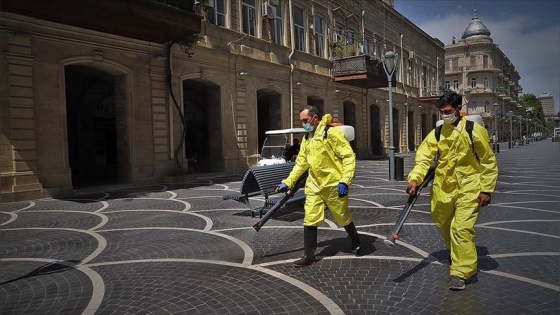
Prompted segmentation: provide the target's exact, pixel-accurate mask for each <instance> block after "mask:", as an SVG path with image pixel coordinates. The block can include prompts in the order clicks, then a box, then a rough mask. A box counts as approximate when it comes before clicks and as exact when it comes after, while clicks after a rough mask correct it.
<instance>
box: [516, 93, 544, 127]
mask: <svg viewBox="0 0 560 315" xmlns="http://www.w3.org/2000/svg"><path fill="white" fill-rule="evenodd" d="M520 102H521V106H523V108H524V109H525V112H526V113H527V116H528V117H529V118H530V119H531V120H533V121H540V122H541V123H542V124H543V125H544V124H545V119H544V112H543V108H542V104H541V101H539V99H538V98H537V97H536V96H535V95H534V94H530V93H528V94H523V96H522V97H521V100H520ZM531 109H532V110H531ZM528 110H531V111H530V112H527V111H528Z"/></svg>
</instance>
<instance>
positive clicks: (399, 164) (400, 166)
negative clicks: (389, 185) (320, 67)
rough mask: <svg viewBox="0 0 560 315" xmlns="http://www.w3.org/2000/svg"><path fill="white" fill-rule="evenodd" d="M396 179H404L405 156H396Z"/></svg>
mask: <svg viewBox="0 0 560 315" xmlns="http://www.w3.org/2000/svg"><path fill="white" fill-rule="evenodd" d="M395 179H396V180H398V181H403V180H404V158H402V157H400V156H395Z"/></svg>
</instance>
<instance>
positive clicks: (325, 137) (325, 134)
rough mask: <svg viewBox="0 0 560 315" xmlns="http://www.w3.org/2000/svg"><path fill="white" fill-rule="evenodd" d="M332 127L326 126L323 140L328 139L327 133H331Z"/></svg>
mask: <svg viewBox="0 0 560 315" xmlns="http://www.w3.org/2000/svg"><path fill="white" fill-rule="evenodd" d="M331 127H332V125H326V126H325V131H324V133H323V140H326V139H327V132H328V131H329V129H331Z"/></svg>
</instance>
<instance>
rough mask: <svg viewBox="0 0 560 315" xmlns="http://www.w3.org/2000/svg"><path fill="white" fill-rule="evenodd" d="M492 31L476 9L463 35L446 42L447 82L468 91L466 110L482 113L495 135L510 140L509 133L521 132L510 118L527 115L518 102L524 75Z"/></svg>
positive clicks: (446, 84) (461, 91)
mask: <svg viewBox="0 0 560 315" xmlns="http://www.w3.org/2000/svg"><path fill="white" fill-rule="evenodd" d="M490 34H491V33H490V30H488V28H486V26H485V25H484V24H483V23H482V21H481V20H480V19H479V18H478V16H477V14H476V10H475V13H474V15H473V18H472V20H471V22H470V23H469V25H468V26H467V28H466V29H465V31H464V33H463V35H462V36H461V39H459V40H455V38H453V40H452V43H451V45H446V46H445V83H444V86H445V88H446V89H449V90H454V91H457V92H459V93H461V94H463V95H465V97H464V99H463V111H465V112H467V113H468V114H479V115H481V116H482V117H483V120H484V124H485V125H486V127H487V129H488V132H489V134H490V135H493V138H494V139H496V140H498V141H509V139H510V133H513V137H514V138H518V137H519V136H520V133H519V130H520V128H518V127H515V128H513V126H510V125H513V124H512V123H510V120H512V119H515V118H516V117H519V116H524V115H525V112H524V111H523V109H522V106H521V104H520V103H519V93H521V91H522V88H521V86H520V85H519V80H520V79H521V76H520V75H519V73H518V72H517V70H516V69H515V66H514V65H513V64H512V62H511V61H510V60H509V58H508V57H507V56H506V55H505V52H503V51H502V50H501V49H500V47H499V46H498V44H495V43H494V41H493V40H492V38H491V37H490ZM515 124H516V125H519V124H520V122H519V120H516V121H515ZM496 129H497V132H496ZM496 136H497V138H496Z"/></svg>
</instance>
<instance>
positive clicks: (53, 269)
mask: <svg viewBox="0 0 560 315" xmlns="http://www.w3.org/2000/svg"><path fill="white" fill-rule="evenodd" d="M79 263H80V260H65V261H57V262H51V263H48V264H44V265H43V266H41V267H39V268H36V269H35V270H33V271H31V272H30V273H28V274H26V275H23V276H20V277H17V278H14V279H11V280H8V281H4V282H1V283H0V285H4V284H8V283H11V282H15V281H18V280H22V279H26V278H32V277H36V276H42V275H48V274H53V273H58V272H64V271H66V270H69V269H75V268H74V266H76V265H77V264H79Z"/></svg>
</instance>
